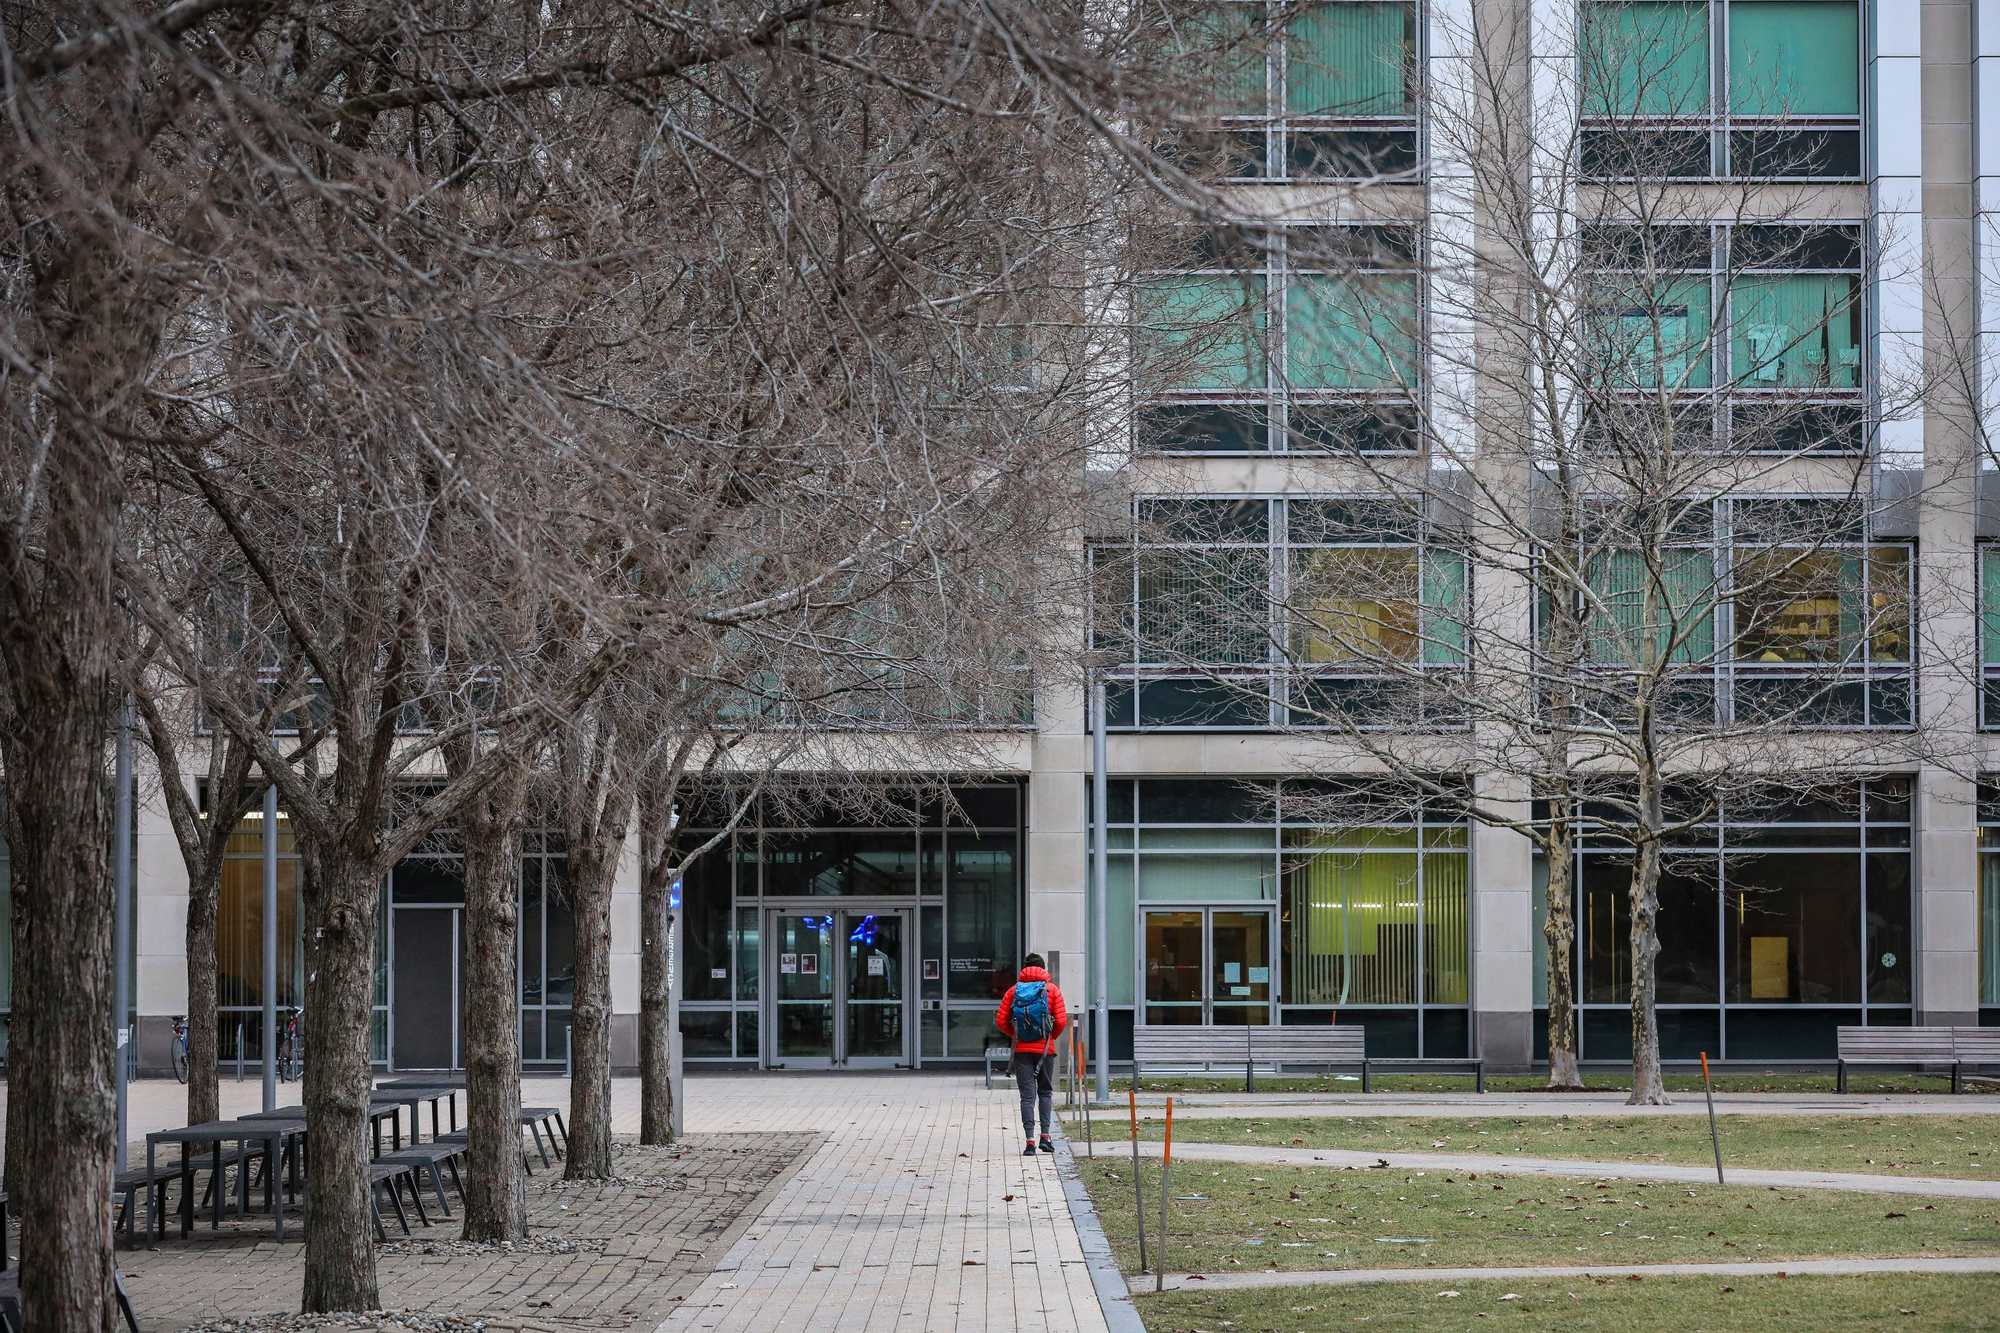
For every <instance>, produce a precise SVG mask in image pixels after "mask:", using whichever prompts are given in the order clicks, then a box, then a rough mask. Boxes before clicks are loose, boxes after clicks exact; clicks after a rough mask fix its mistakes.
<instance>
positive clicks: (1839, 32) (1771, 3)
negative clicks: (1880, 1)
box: [1729, 0, 1916, 116]
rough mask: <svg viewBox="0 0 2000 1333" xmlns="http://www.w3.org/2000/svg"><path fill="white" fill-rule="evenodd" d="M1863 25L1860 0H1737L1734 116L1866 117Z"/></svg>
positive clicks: (1732, 48)
mask: <svg viewBox="0 0 2000 1333" xmlns="http://www.w3.org/2000/svg"><path fill="white" fill-rule="evenodd" d="M1909 20H1910V22H1911V23H1915V22H1916V12H1915V9H1914V7H1913V8H1912V10H1911V13H1910V15H1909ZM1860 23H1861V17H1860V13H1859V6H1857V5H1856V4H1855V0H1732V3H1731V4H1730V6H1729V109H1730V112H1731V114H1733V115H1738V116H1854V115H1859V114H1860V112H1861V65H1860Z"/></svg>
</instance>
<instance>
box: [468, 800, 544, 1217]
mask: <svg viewBox="0 0 2000 1333" xmlns="http://www.w3.org/2000/svg"><path fill="white" fill-rule="evenodd" d="M502 781H503V782H504V781H505V779H502ZM487 799H490V798H487ZM487 799H482V800H481V801H480V802H479V804H481V805H485V804H487ZM513 805H514V808H515V811H516V813H518V808H519V803H518V801H516V802H514V803H513ZM461 827H462V828H463V829H464V832H465V932H466V940H465V1010H464V1024H465V1032H464V1035H465V1107H466V1109H465V1129H466V1143H465V1154H466V1163H465V1167H466V1169H465V1231H464V1235H465V1239H467V1240H520V1239H522V1238H523V1237H525V1236H526V1235H527V1230H528V1195H527V1186H526V1184H525V1182H524V1181H523V1179H522V1175H521V995H520V979H519V976H518V975H517V973H516V971H515V951H516V948H517V945H518V936H519V930H520V884H521V869H520V866H521V856H520V828H519V822H518V820H517V819H516V818H513V817H508V818H505V819H502V820H497V821H496V820H483V819H480V818H478V817H477V816H476V815H473V814H471V813H470V812H468V816H467V817H466V818H465V819H464V820H463V822H462V825H461Z"/></svg>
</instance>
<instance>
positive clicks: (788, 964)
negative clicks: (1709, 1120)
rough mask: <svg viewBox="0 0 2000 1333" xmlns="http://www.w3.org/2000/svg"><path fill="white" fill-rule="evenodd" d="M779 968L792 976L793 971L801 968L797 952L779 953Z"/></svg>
mask: <svg viewBox="0 0 2000 1333" xmlns="http://www.w3.org/2000/svg"><path fill="white" fill-rule="evenodd" d="M778 970H779V971H780V972H782V973H784V974H785V975H786V976H791V975H792V974H793V973H795V972H797V971H798V970H799V956H798V955H797V954H795V953H781V954H779V955H778Z"/></svg>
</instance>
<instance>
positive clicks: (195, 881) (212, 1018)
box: [187, 856, 222, 1125]
mask: <svg viewBox="0 0 2000 1333" xmlns="http://www.w3.org/2000/svg"><path fill="white" fill-rule="evenodd" d="M221 895H222V858H221V857H220V856H211V857H210V858H209V859H208V863H207V864H206V865H205V866H203V867H202V869H201V872H200V873H199V875H197V876H195V877H193V878H191V879H190V880H189V882H188V919H187V985H188V1000H187V1005H188V1011H187V1025H188V1053H187V1062H188V1100H187V1108H188V1109H187V1115H188V1123H189V1124H190V1125H199V1124H202V1123H203V1122H205V1121H209V1120H219V1119H221V1118H222V1109H221V1094H220V1092H219V1090H218V1089H217V1087H216V1080H217V1077H218V1071H217V1068H216V1065H217V1061H218V1059H219V1052H218V1051H217V1049H216V1048H217V1045H218V1040H217V1034H216V1029H217V1019H216V1013H215V913H216V904H217V901H218V900H219V899H220V897H221Z"/></svg>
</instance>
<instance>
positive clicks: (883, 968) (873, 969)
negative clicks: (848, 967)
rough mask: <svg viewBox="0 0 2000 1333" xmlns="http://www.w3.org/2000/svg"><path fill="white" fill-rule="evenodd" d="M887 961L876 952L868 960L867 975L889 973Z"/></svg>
mask: <svg viewBox="0 0 2000 1333" xmlns="http://www.w3.org/2000/svg"><path fill="white" fill-rule="evenodd" d="M888 963H889V960H888V959H886V958H884V957H883V956H882V955H881V954H879V953H878V954H876V955H875V956H874V957H872V958H870V959H869V960H868V975H869V976H871V977H882V976H887V975H888V974H889V968H888Z"/></svg>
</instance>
